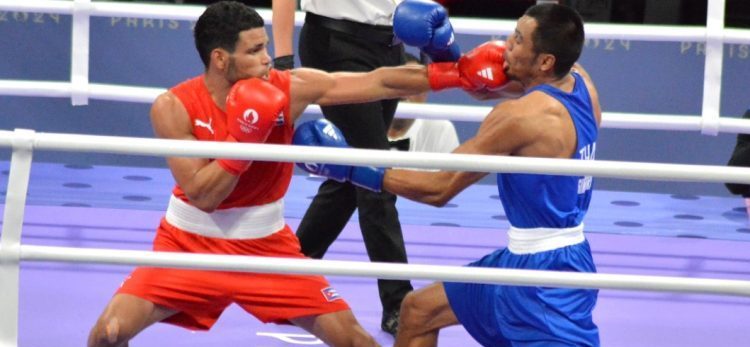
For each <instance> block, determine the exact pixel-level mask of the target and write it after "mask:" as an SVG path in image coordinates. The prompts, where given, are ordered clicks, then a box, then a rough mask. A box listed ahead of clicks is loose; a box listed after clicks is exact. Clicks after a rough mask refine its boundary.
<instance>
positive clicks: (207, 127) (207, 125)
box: [195, 118, 214, 135]
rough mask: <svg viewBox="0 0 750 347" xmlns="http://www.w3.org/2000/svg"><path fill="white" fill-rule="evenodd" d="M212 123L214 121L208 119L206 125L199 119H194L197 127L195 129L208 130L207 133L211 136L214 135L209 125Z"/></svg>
mask: <svg viewBox="0 0 750 347" xmlns="http://www.w3.org/2000/svg"><path fill="white" fill-rule="evenodd" d="M213 121H214V119H213V118H210V119H209V120H208V123H206V122H204V121H202V120H200V119H196V120H195V126H197V127H202V128H206V129H208V131H209V132H210V133H211V135H214V128H212V127H211V123H212V122H213Z"/></svg>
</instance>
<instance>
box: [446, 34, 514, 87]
mask: <svg viewBox="0 0 750 347" xmlns="http://www.w3.org/2000/svg"><path fill="white" fill-rule="evenodd" d="M504 54H505V42H503V41H497V40H493V41H488V42H485V43H483V44H481V45H479V46H477V47H476V48H474V49H472V50H471V51H469V52H468V53H466V54H465V55H464V56H462V57H461V59H459V60H458V71H459V74H460V75H461V76H462V77H463V81H462V85H463V88H464V89H465V90H470V91H479V90H487V91H491V90H495V89H498V88H500V87H502V86H503V85H504V84H505V83H507V82H508V77H507V76H505V70H504V69H503V65H504V64H505V57H504Z"/></svg>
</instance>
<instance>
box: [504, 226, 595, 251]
mask: <svg viewBox="0 0 750 347" xmlns="http://www.w3.org/2000/svg"><path fill="white" fill-rule="evenodd" d="M585 240H586V238H585V237H584V236H583V224H579V225H578V226H574V227H571V228H564V229H557V228H530V229H521V228H516V227H513V226H511V227H510V229H509V230H508V250H509V251H511V252H512V253H514V254H531V253H539V252H546V251H551V250H553V249H558V248H563V247H567V246H572V245H575V244H578V243H581V242H583V241H585Z"/></svg>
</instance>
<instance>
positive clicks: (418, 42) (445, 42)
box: [393, 0, 461, 62]
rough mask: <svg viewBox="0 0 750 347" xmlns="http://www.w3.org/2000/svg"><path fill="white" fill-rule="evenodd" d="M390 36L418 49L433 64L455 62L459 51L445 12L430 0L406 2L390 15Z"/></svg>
mask: <svg viewBox="0 0 750 347" xmlns="http://www.w3.org/2000/svg"><path fill="white" fill-rule="evenodd" d="M393 33H394V34H395V35H396V37H398V38H399V39H400V40H401V41H403V42H404V43H405V44H407V45H409V46H414V47H419V49H420V50H421V51H422V52H425V53H426V54H427V55H429V56H430V58H432V61H434V62H443V61H457V60H458V58H460V57H461V49H460V48H459V47H458V44H456V43H455V39H454V35H453V26H451V22H450V21H449V20H448V13H447V12H446V11H445V8H444V7H443V6H441V5H440V4H438V3H436V2H433V1H430V0H405V1H403V2H401V3H400V4H398V6H396V11H395V12H394V14H393Z"/></svg>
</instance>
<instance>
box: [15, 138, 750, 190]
mask: <svg viewBox="0 0 750 347" xmlns="http://www.w3.org/2000/svg"><path fill="white" fill-rule="evenodd" d="M19 136H23V137H24V138H25V137H26V136H28V135H26V134H25V133H23V135H17V134H16V133H15V132H11V131H4V130H0V147H10V146H12V145H13V142H14V139H16V138H18V137H19ZM32 136H33V140H32V141H33V147H34V149H39V150H56V151H72V152H96V153H115V154H129V155H149V156H177V157H204V158H237V159H252V160H262V161H283V162H320V163H334V164H349V165H375V166H381V167H413V168H423V169H444V170H459V171H476V172H512V173H541V174H545V173H546V174H559V175H572V176H597V177H612V178H627V179H639V180H662V181H699V182H717V183H723V182H731V183H745V184H750V168H744V167H727V166H709V165H687V164H660V163H643V162H624V161H607V160H572V159H553V158H528V157H511V156H495V155H491V156H490V155H476V154H454V153H414V152H394V151H383V150H372V149H369V150H368V149H355V148H325V147H316V148H315V151H310V150H308V149H309V148H310V147H305V146H291V145H272V144H261V143H257V144H254V143H226V142H206V141H200V142H199V141H188V140H170V139H154V138H141V137H119V136H94V135H77V134H59V133H34V134H33V135H32Z"/></svg>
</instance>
